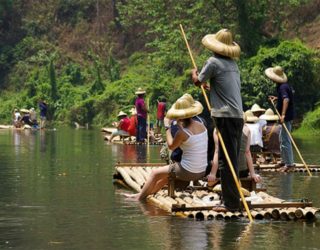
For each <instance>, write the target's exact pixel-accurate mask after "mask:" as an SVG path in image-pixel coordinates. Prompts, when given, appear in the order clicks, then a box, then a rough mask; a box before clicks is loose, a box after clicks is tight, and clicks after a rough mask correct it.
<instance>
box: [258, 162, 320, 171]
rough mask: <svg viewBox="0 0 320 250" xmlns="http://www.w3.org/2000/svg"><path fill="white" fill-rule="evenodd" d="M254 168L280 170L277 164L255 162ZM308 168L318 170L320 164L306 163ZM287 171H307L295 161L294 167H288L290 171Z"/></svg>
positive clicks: (319, 169)
mask: <svg viewBox="0 0 320 250" xmlns="http://www.w3.org/2000/svg"><path fill="white" fill-rule="evenodd" d="M255 168H256V169H259V171H264V172H280V170H281V168H280V167H278V165H277V164H257V165H256V166H255ZM308 168H309V170H310V172H320V165H308ZM287 172H301V173H304V172H307V169H306V168H305V166H304V165H303V164H302V163H295V167H294V168H292V169H290V171H287Z"/></svg>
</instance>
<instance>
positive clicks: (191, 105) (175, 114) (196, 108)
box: [166, 94, 203, 119]
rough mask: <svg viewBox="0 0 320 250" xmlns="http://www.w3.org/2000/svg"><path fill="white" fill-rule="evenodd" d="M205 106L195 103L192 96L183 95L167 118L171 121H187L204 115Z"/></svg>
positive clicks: (170, 110)
mask: <svg viewBox="0 0 320 250" xmlns="http://www.w3.org/2000/svg"><path fill="white" fill-rule="evenodd" d="M202 110H203V106H202V104H201V103H200V102H198V101H194V99H193V98H192V96H191V95H189V94H187V95H183V96H182V97H180V98H179V99H178V100H177V101H176V102H175V103H174V104H173V105H172V107H171V108H170V109H169V111H168V112H167V115H166V117H167V118H169V119H186V118H191V117H194V116H196V115H199V114H201V113H202Z"/></svg>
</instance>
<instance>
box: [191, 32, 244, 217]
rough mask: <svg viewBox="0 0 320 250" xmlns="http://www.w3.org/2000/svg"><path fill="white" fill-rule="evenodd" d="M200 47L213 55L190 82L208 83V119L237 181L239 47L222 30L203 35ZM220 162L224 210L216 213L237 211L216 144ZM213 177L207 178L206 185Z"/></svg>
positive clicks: (237, 196) (230, 179)
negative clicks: (236, 60) (219, 138)
mask: <svg viewBox="0 0 320 250" xmlns="http://www.w3.org/2000/svg"><path fill="white" fill-rule="evenodd" d="M202 44H203V45H204V46H205V47H206V48H207V49H209V50H211V51H212V52H213V55H212V56H211V57H210V58H209V59H208V60H207V62H206V63H205V65H204V67H203V68H202V70H201V71H200V73H199V74H198V72H197V69H193V70H192V80H193V82H194V84H195V85H196V86H200V85H201V84H203V83H205V82H207V81H210V100H211V105H212V107H213V108H212V110H211V116H212V117H213V119H214V121H215V123H216V127H217V128H218V129H219V131H220V133H221V136H222V138H223V140H224V143H225V145H226V149H227V152H228V154H229V157H230V160H231V162H232V165H233V167H234V171H235V173H236V175H237V176H238V177H239V169H238V157H239V151H240V145H241V135H242V128H243V123H244V121H243V110H242V98H241V93H240V89H241V82H240V72H239V69H238V66H237V63H236V62H235V60H234V58H238V57H239V56H240V46H239V45H238V44H237V43H235V42H234V41H233V38H232V34H231V32H230V31H229V30H227V29H222V30H220V31H219V32H217V33H216V34H210V35H206V36H205V37H204V38H203V39H202ZM219 162H220V163H221V164H220V166H219V167H220V176H221V187H222V196H223V200H224V206H221V207H217V208H215V209H214V210H215V211H221V212H227V211H237V210H239V209H240V194H239V191H238V189H237V186H236V183H235V181H234V179H233V176H232V173H231V170H230V168H229V166H228V162H227V160H226V157H225V155H224V152H223V149H222V147H221V143H220V144H219ZM213 179H214V176H213V175H212V174H209V175H208V181H213Z"/></svg>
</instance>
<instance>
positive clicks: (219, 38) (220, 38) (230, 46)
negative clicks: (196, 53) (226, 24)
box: [202, 29, 241, 58]
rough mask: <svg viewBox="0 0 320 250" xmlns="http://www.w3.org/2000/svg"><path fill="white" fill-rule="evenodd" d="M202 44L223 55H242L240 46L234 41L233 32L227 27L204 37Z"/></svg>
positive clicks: (232, 56) (236, 56)
mask: <svg viewBox="0 0 320 250" xmlns="http://www.w3.org/2000/svg"><path fill="white" fill-rule="evenodd" d="M202 44H203V45H204V46H205V47H206V48H207V49H209V50H211V51H213V52H215V53H217V54H219V55H223V56H227V57H231V58H238V57H240V52H241V49H240V46H239V45H238V44H237V43H236V42H234V41H233V39H232V34H231V32H230V31H229V30H227V29H222V30H220V31H218V32H217V33H216V34H209V35H206V36H205V37H204V38H202Z"/></svg>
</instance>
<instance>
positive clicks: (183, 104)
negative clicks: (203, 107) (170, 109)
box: [175, 97, 194, 109]
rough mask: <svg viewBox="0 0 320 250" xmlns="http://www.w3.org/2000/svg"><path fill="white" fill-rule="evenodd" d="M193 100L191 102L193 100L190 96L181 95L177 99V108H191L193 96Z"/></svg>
mask: <svg viewBox="0 0 320 250" xmlns="http://www.w3.org/2000/svg"><path fill="white" fill-rule="evenodd" d="M191 98H192V97H191ZM192 101H193V102H191V100H190V99H189V98H184V97H181V98H179V99H178V100H177V101H176V103H175V108H176V109H187V108H190V107H191V106H192V104H193V103H194V100H193V98H192Z"/></svg>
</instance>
